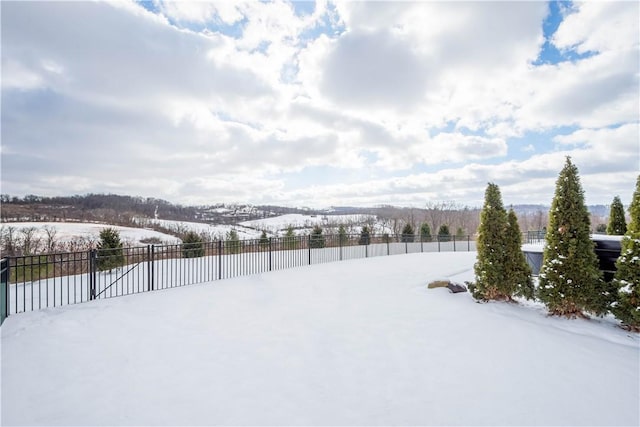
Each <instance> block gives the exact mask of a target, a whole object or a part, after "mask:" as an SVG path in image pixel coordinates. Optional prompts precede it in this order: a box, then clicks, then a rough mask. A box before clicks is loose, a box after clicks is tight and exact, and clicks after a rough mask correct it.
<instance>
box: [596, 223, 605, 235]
mask: <svg viewBox="0 0 640 427" xmlns="http://www.w3.org/2000/svg"><path fill="white" fill-rule="evenodd" d="M606 232H607V224H598V225H596V233H606Z"/></svg>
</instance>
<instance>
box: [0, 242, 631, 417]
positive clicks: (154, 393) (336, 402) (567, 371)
mask: <svg viewBox="0 0 640 427" xmlns="http://www.w3.org/2000/svg"><path fill="white" fill-rule="evenodd" d="M475 256H476V254H475V253H474V252H471V253H461V252H458V253H419V254H409V255H401V256H390V257H378V258H369V259H362V260H351V261H344V262H339V263H329V264H320V265H314V266H310V267H301V268H295V269H290V270H282V271H276V272H270V273H264V274H260V275H256V276H248V277H241V278H236V279H229V280H223V281H218V282H214V283H207V284H202V285H193V286H189V287H185V288H180V289H169V290H164V291H158V292H148V293H144V294H138V295H133V296H127V297H124V298H113V299H108V300H100V301H93V302H89V303H83V304H78V305H73V306H66V307H64V308H58V309H47V310H42V311H36V312H30V313H24V314H19V315H13V316H10V317H9V318H8V319H7V320H6V321H5V323H4V324H3V325H2V328H1V329H2V370H1V373H2V398H1V399H2V400H1V402H2V406H1V409H2V415H1V420H2V424H3V425H13V424H23V425H24V424H30V425H33V424H38V425H213V424H226V425H292V424H295V425H311V424H313V425H638V424H639V423H640V386H639V385H640V338H639V337H638V335H637V334H635V335H634V334H630V333H627V332H626V331H624V330H621V329H620V328H618V327H617V326H616V325H617V323H616V321H615V320H613V319H611V318H605V319H592V320H566V319H559V318H550V317H547V316H546V315H545V312H544V310H543V308H542V307H540V306H538V305H536V304H520V305H515V304H506V303H489V304H478V303H475V302H474V301H473V299H472V298H471V296H470V295H469V294H468V293H464V294H451V293H449V291H448V290H446V289H443V288H440V289H427V287H426V285H427V283H428V282H429V281H431V280H435V279H443V278H450V279H452V280H455V281H464V280H470V279H472V277H473V272H472V266H473V263H474V261H475Z"/></svg>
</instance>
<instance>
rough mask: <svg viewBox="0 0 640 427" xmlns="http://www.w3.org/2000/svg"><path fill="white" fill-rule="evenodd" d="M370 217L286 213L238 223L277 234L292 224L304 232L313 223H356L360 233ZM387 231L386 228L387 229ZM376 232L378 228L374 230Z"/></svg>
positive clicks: (309, 228)
mask: <svg viewBox="0 0 640 427" xmlns="http://www.w3.org/2000/svg"><path fill="white" fill-rule="evenodd" d="M370 219H372V222H374V223H375V217H372V216H371V215H357V214H356V215H302V214H286V215H280V216H276V217H271V218H264V219H257V220H251V221H244V222H241V223H239V224H240V225H244V226H247V227H252V228H256V229H258V230H267V231H269V232H271V233H274V234H277V233H281V234H282V232H284V231H286V229H287V227H289V226H292V227H294V228H297V229H300V228H302V229H306V230H305V232H308V231H309V230H311V229H312V228H313V227H314V226H315V225H320V226H321V227H326V226H332V227H336V228H337V227H338V226H339V225H340V224H343V225H349V224H354V225H357V231H353V232H356V233H360V227H361V226H362V224H363V223H364V222H366V221H367V220H370ZM375 225H376V226H377V228H380V227H381V225H380V224H375ZM387 231H388V230H387ZM374 232H376V233H378V232H380V230H377V229H376V230H374Z"/></svg>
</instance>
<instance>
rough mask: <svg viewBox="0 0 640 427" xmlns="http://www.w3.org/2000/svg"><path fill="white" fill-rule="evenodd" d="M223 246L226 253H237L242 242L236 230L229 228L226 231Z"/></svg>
mask: <svg viewBox="0 0 640 427" xmlns="http://www.w3.org/2000/svg"><path fill="white" fill-rule="evenodd" d="M224 248H225V250H226V251H227V253H230V254H237V253H240V251H241V250H242V242H240V237H239V236H238V232H237V231H236V230H230V231H229V232H228V233H227V240H226V241H225V242H224Z"/></svg>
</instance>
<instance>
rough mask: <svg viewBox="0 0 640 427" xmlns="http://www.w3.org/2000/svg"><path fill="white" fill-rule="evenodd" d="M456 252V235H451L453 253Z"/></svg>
mask: <svg viewBox="0 0 640 427" xmlns="http://www.w3.org/2000/svg"><path fill="white" fill-rule="evenodd" d="M455 251H456V235H455V234H454V235H453V252H455Z"/></svg>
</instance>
